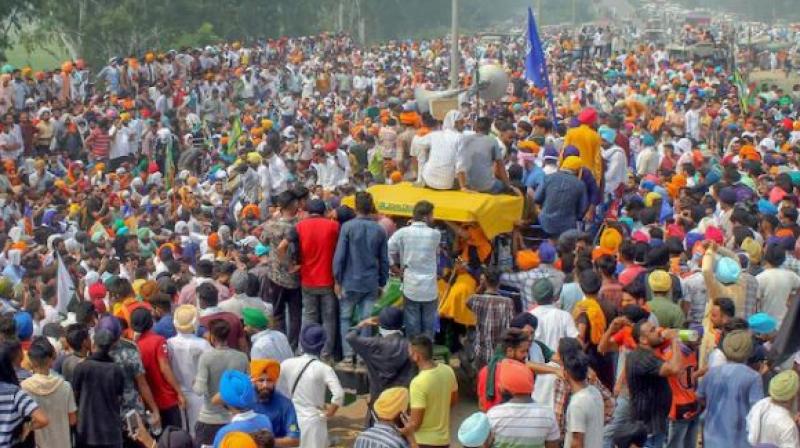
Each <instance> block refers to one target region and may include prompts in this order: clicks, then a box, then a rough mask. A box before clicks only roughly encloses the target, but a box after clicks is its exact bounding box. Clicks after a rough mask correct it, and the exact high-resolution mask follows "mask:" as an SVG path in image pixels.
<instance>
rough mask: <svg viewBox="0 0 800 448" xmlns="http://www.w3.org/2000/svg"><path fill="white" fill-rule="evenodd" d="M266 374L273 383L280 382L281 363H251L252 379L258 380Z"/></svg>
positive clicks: (264, 361)
mask: <svg viewBox="0 0 800 448" xmlns="http://www.w3.org/2000/svg"><path fill="white" fill-rule="evenodd" d="M265 374H266V375H267V378H268V379H269V380H270V381H272V382H273V383H274V382H275V381H278V377H280V375H281V363H279V362H278V361H276V360H274V359H254V360H252V361H250V378H252V379H257V378H258V377H260V376H261V375H265Z"/></svg>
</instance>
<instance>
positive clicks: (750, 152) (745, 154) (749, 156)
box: [739, 145, 761, 162]
mask: <svg viewBox="0 0 800 448" xmlns="http://www.w3.org/2000/svg"><path fill="white" fill-rule="evenodd" d="M739 158H741V159H745V160H755V161H756V162H757V161H759V160H761V155H760V154H759V153H758V151H756V149H755V148H754V147H753V145H745V146H742V149H740V150H739Z"/></svg>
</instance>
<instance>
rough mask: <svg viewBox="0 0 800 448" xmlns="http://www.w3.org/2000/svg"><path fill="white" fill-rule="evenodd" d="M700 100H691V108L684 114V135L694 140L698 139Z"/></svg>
mask: <svg viewBox="0 0 800 448" xmlns="http://www.w3.org/2000/svg"><path fill="white" fill-rule="evenodd" d="M700 107H701V104H700V101H698V100H693V101H692V105H691V109H689V110H688V111H687V112H686V115H685V116H684V119H685V122H686V136H687V137H689V138H691V139H692V140H694V141H699V140H700Z"/></svg>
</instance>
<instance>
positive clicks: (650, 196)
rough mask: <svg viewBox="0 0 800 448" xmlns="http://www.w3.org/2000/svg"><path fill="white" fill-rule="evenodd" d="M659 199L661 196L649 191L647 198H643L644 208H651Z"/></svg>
mask: <svg viewBox="0 0 800 448" xmlns="http://www.w3.org/2000/svg"><path fill="white" fill-rule="evenodd" d="M659 199H661V195H660V194H658V193H656V192H655V191H651V192H650V193H647V196H645V197H644V206H645V207H652V206H653V203H654V202H656V201H657V200H659Z"/></svg>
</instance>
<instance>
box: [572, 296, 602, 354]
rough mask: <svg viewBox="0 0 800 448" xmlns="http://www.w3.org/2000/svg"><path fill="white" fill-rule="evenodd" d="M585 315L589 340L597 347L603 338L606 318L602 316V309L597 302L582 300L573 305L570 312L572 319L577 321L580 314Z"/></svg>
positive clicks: (587, 299)
mask: <svg viewBox="0 0 800 448" xmlns="http://www.w3.org/2000/svg"><path fill="white" fill-rule="evenodd" d="M584 313H585V314H586V318H587V319H588V320H589V325H590V327H591V328H590V329H589V330H590V332H589V340H590V341H591V343H592V344H594V345H597V344H599V343H600V339H601V338H602V337H603V333H604V332H605V331H606V316H605V314H603V309H602V308H600V304H599V303H598V302H597V300H594V299H589V298H584V299H583V300H581V301H580V302H578V303H576V304H575V308H573V311H572V317H573V318H575V319H577V318H578V316H580V315H581V314H584Z"/></svg>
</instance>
